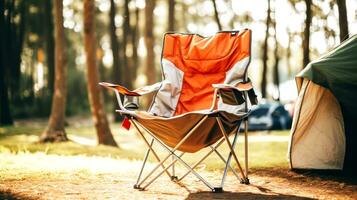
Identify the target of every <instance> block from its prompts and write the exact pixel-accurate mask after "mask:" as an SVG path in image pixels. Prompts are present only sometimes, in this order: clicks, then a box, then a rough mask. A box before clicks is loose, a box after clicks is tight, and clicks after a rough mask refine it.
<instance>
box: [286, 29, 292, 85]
mask: <svg viewBox="0 0 357 200" xmlns="http://www.w3.org/2000/svg"><path fill="white" fill-rule="evenodd" d="M288 35H289V37H288V47H287V49H286V62H287V65H288V77H289V78H290V77H291V75H292V70H291V67H292V66H291V62H290V59H291V40H292V33H291V32H289V31H288Z"/></svg>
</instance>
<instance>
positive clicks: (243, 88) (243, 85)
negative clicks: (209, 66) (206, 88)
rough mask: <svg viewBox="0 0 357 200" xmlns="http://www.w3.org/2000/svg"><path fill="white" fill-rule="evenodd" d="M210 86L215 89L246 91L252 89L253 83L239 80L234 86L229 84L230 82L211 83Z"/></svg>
mask: <svg viewBox="0 0 357 200" xmlns="http://www.w3.org/2000/svg"><path fill="white" fill-rule="evenodd" d="M212 87H214V88H216V89H228V90H229V89H236V90H238V91H241V92H242V91H248V90H250V89H253V85H252V82H250V81H249V82H246V83H243V82H239V83H237V84H236V85H235V86H233V85H230V84H225V83H222V84H212Z"/></svg>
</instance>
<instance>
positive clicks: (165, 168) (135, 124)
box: [131, 116, 213, 189]
mask: <svg viewBox="0 0 357 200" xmlns="http://www.w3.org/2000/svg"><path fill="white" fill-rule="evenodd" d="M207 117H208V116H205V117H203V118H202V119H201V120H200V121H199V122H198V123H197V124H196V125H195V127H194V128H193V129H191V130H190V131H189V132H188V133H187V134H186V136H185V137H184V138H183V139H182V140H181V141H180V142H179V143H178V144H177V145H176V146H175V147H174V148H173V149H169V148H168V147H167V146H166V145H164V144H163V143H162V142H161V141H160V140H159V139H158V138H157V137H156V136H155V135H154V134H152V133H151V132H150V131H149V130H146V131H147V132H148V133H149V134H150V135H151V136H152V137H153V138H154V139H155V140H156V141H157V142H159V144H161V145H162V146H163V147H164V148H165V149H166V150H167V151H168V152H169V154H168V155H167V156H166V157H165V158H164V159H163V160H161V161H160V162H159V164H158V165H157V166H156V167H154V169H153V170H152V171H150V172H149V173H148V175H147V176H146V177H145V178H144V179H143V180H142V181H141V182H140V183H138V185H141V184H142V183H144V182H145V181H146V179H147V178H148V177H149V176H151V175H152V174H153V173H154V172H155V171H156V170H157V169H158V168H159V167H160V166H163V163H164V162H165V161H166V160H167V159H168V158H169V157H170V156H171V155H174V156H175V157H176V159H175V160H174V161H172V162H171V163H170V165H169V166H168V167H164V169H163V170H164V171H167V169H168V168H169V167H170V166H171V165H172V164H174V163H175V162H176V161H177V160H179V161H182V162H183V163H184V164H186V163H185V162H184V161H183V160H182V159H181V158H180V157H181V156H182V155H183V154H181V155H180V157H179V156H177V155H176V154H175V153H174V152H175V151H176V150H177V149H178V148H179V147H180V146H181V145H182V144H183V143H184V142H185V141H186V140H187V139H188V138H189V137H190V136H191V134H192V133H193V132H194V131H195V130H196V129H197V128H198V127H199V126H200V125H201V124H202V123H203V122H204V121H205V120H206V119H207ZM131 122H132V123H133V124H134V126H135V128H136V129H137V130H138V132H139V133H140V134H141V135H142V136H143V139H144V140H145V141H146V142H145V143H146V144H147V145H148V146H149V144H148V142H147V140H146V139H145V137H144V135H143V134H142V133H141V131H140V129H139V127H138V125H137V123H138V122H136V121H135V120H134V119H133V118H132V119H131ZM138 124H140V123H138ZM141 127H142V125H141ZM149 147H150V146H149ZM151 150H152V151H153V149H152V148H151ZM186 165H187V164H186ZM187 166H188V165H187ZM188 167H189V166H188ZM162 173H163V171H162V172H161V173H160V175H161V174H162ZM197 175H198V174H197ZM198 176H199V175H198ZM157 177H158V176H157ZM157 177H155V178H154V179H152V180H151V181H150V182H149V183H148V184H146V185H145V186H144V187H143V188H142V189H145V188H146V187H148V186H149V185H150V184H151V183H152V182H153V181H154V180H155V179H156V178H157ZM208 184H209V183H208ZM207 186H208V185H207ZM211 189H213V187H212V188H211Z"/></svg>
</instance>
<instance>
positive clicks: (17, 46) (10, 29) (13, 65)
mask: <svg viewBox="0 0 357 200" xmlns="http://www.w3.org/2000/svg"><path fill="white" fill-rule="evenodd" d="M0 4H1V6H0V18H1V19H0V29H1V30H0V37H1V38H0V54H1V56H0V57H1V58H0V68H1V69H0V74H1V75H0V79H2V80H1V81H0V88H1V90H0V101H1V104H0V105H1V110H0V125H10V124H12V116H11V112H10V105H9V104H10V101H9V100H10V99H13V98H15V97H17V96H18V93H19V92H18V91H19V83H20V75H21V72H20V64H21V53H22V49H23V40H24V32H25V19H26V17H25V16H26V1H19V2H16V3H15V1H12V0H2V1H0Z"/></svg>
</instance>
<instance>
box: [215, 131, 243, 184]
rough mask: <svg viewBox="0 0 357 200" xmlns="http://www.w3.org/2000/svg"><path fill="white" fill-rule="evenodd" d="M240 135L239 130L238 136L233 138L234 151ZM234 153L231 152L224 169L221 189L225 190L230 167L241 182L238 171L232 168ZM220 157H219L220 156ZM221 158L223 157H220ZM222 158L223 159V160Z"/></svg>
mask: <svg viewBox="0 0 357 200" xmlns="http://www.w3.org/2000/svg"><path fill="white" fill-rule="evenodd" d="M238 134H239V128H238V130H237V132H236V134H235V135H234V138H233V145H232V147H233V149H235V146H236V144H237V140H238ZM232 155H233V154H232V152H229V154H228V158H227V162H226V167H225V168H224V171H223V176H222V181H221V187H222V188H223V186H224V182H225V180H226V176H227V171H228V166H229V167H230V168H231V170H232V172H233V173H234V175H236V177H237V178H238V180H239V176H238V175H237V173H236V171H235V170H234V169H233V168H232V167H231V164H230V163H231V159H232ZM218 156H219V155H218ZM220 157H221V156H220ZM222 158H223V157H222ZM222 158H221V159H222Z"/></svg>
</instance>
